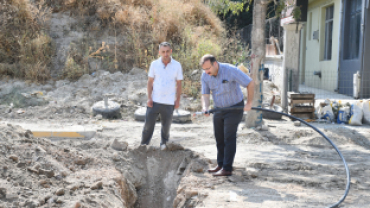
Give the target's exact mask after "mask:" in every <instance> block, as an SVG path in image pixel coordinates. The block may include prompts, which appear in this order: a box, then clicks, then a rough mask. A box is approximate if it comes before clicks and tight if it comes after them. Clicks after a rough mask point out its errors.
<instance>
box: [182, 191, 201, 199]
mask: <svg viewBox="0 0 370 208" xmlns="http://www.w3.org/2000/svg"><path fill="white" fill-rule="evenodd" d="M196 195H198V191H196V190H186V191H185V198H186V199H190V197H192V196H196Z"/></svg>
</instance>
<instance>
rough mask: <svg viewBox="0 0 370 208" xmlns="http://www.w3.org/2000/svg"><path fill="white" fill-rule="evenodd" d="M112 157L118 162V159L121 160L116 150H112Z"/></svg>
mask: <svg viewBox="0 0 370 208" xmlns="http://www.w3.org/2000/svg"><path fill="white" fill-rule="evenodd" d="M112 159H113V161H116V162H118V161H120V160H121V157H120V156H119V154H118V152H114V153H113V157H112Z"/></svg>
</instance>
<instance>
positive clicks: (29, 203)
mask: <svg viewBox="0 0 370 208" xmlns="http://www.w3.org/2000/svg"><path fill="white" fill-rule="evenodd" d="M38 206H39V202H37V201H26V202H25V203H24V207H27V208H36V207H38Z"/></svg>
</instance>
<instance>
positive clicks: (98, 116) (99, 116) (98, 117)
mask: <svg viewBox="0 0 370 208" xmlns="http://www.w3.org/2000/svg"><path fill="white" fill-rule="evenodd" d="M95 118H96V119H98V120H102V119H103V116H102V115H101V114H97V115H96V116H95Z"/></svg>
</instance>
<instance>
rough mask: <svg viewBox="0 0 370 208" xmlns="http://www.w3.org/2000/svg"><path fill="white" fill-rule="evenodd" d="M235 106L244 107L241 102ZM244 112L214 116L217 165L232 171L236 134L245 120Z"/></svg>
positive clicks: (215, 114) (236, 111) (223, 112)
mask: <svg viewBox="0 0 370 208" xmlns="http://www.w3.org/2000/svg"><path fill="white" fill-rule="evenodd" d="M233 106H244V101H241V102H239V103H237V104H236V105H233ZM243 112H244V111H243V110H230V111H218V112H215V113H214V114H213V131H214V134H215V137H216V146H217V164H218V165H219V166H220V167H222V168H223V169H224V170H226V171H232V169H233V167H232V166H233V162H234V157H235V152H236V132H237V130H238V125H239V123H240V121H241V120H242V118H243Z"/></svg>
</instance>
